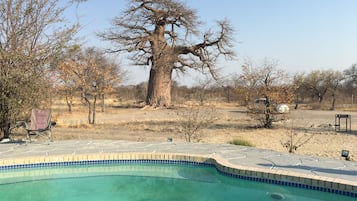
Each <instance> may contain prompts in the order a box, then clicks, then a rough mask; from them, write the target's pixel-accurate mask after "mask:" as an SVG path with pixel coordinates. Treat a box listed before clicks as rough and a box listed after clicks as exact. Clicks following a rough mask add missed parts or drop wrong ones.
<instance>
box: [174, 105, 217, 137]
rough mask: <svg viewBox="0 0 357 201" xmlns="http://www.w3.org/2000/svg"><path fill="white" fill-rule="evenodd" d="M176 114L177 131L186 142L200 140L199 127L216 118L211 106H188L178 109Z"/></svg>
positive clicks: (210, 122)
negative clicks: (177, 118) (177, 119)
mask: <svg viewBox="0 0 357 201" xmlns="http://www.w3.org/2000/svg"><path fill="white" fill-rule="evenodd" d="M177 115H178V116H179V119H180V124H179V128H178V132H179V133H181V134H182V135H183V136H184V138H185V140H186V142H191V141H193V140H194V141H200V136H201V134H200V131H201V129H203V128H205V127H207V126H209V125H210V124H212V123H213V122H214V121H215V120H217V116H216V110H215V109H214V108H213V107H211V108H204V107H198V106H190V107H189V108H188V109H185V110H182V111H179V112H178V113H177Z"/></svg>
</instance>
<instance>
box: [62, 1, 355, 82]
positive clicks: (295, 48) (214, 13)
mask: <svg viewBox="0 0 357 201" xmlns="http://www.w3.org/2000/svg"><path fill="white" fill-rule="evenodd" d="M183 1H184V2H186V3H187V5H188V6H189V7H191V8H193V9H196V10H197V12H198V16H199V17H200V20H201V21H203V22H205V23H206V24H205V27H206V28H211V27H212V26H214V23H213V22H214V21H215V20H220V19H224V18H227V19H229V20H230V22H231V23H232V25H233V27H234V29H235V30H236V34H235V41H236V43H235V51H236V54H237V59H236V60H235V61H231V62H222V63H220V64H219V67H223V69H222V71H221V74H222V75H230V74H232V73H239V72H240V68H241V65H242V64H243V62H244V61H245V59H247V58H249V59H250V60H253V61H255V62H257V63H260V61H262V60H263V59H264V58H267V59H271V60H276V61H278V66H277V67H278V68H279V69H284V70H286V71H287V72H289V73H291V74H293V73H295V72H310V71H312V70H319V69H320V70H324V69H333V70H339V71H343V70H345V69H347V68H349V67H350V66H351V65H352V64H353V63H357V0H183ZM126 2H127V1H125V0H88V1H87V2H85V3H82V4H80V5H79V7H78V8H77V15H78V16H79V21H80V23H81V24H82V25H83V27H82V29H81V31H80V35H81V36H83V37H85V39H84V41H85V42H86V45H88V46H97V47H110V44H109V43H106V42H103V41H101V40H100V39H98V38H97V36H96V34H95V33H96V32H99V31H104V30H106V29H108V28H110V27H111V25H110V20H111V19H113V18H114V17H115V16H117V15H120V11H121V10H123V9H124V8H125V7H126V4H127V3H126ZM67 13H68V16H69V19H70V20H76V18H75V17H74V16H75V15H73V13H74V12H73V10H70V11H67ZM205 27H203V28H205ZM121 60H122V62H123V63H127V61H125V59H121ZM125 66H126V65H125ZM126 69H127V70H128V71H129V79H128V84H137V83H139V82H142V81H147V79H148V73H147V72H148V69H145V68H142V67H132V66H130V67H128V66H126ZM175 79H176V80H178V81H179V82H180V83H184V82H186V83H187V82H189V83H190V84H195V82H194V81H190V79H194V80H197V75H196V74H195V75H192V76H189V77H187V78H186V79H183V78H182V77H179V78H177V77H175Z"/></svg>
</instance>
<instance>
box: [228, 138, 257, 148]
mask: <svg viewBox="0 0 357 201" xmlns="http://www.w3.org/2000/svg"><path fill="white" fill-rule="evenodd" d="M228 143H229V144H234V145H240V146H246V147H254V145H253V144H252V143H251V142H249V141H248V140H245V139H233V140H232V141H229V142H228Z"/></svg>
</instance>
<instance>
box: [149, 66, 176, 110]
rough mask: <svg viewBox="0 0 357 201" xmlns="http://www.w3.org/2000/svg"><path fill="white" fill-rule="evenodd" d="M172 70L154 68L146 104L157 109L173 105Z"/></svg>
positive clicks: (151, 72) (151, 73)
mask: <svg viewBox="0 0 357 201" xmlns="http://www.w3.org/2000/svg"><path fill="white" fill-rule="evenodd" d="M171 76H172V68H152V69H151V70H150V77H149V84H148V91H147V96H146V104H147V105H151V106H155V107H169V106H170V105H171V79H172V78H171Z"/></svg>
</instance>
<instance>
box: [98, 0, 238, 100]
mask: <svg viewBox="0 0 357 201" xmlns="http://www.w3.org/2000/svg"><path fill="white" fill-rule="evenodd" d="M200 24H201V22H200V21H199V20H198V16H197V13H196V11H195V10H193V9H190V8H188V7H187V6H186V5H185V4H184V3H183V2H181V1H179V0H155V1H151V0H130V1H129V7H128V8H127V9H126V10H125V11H124V12H123V13H122V14H121V15H120V16H118V17H116V18H115V19H114V20H113V28H112V29H110V30H108V31H106V32H105V33H102V34H100V36H101V37H102V38H103V39H105V40H109V41H112V42H113V43H114V44H116V45H117V47H115V48H113V49H112V50H111V51H112V52H129V53H130V54H131V55H132V60H133V61H134V62H135V63H136V64H137V65H145V66H150V76H149V82H148V90H147V96H146V104H148V105H152V106H166V107H167V106H170V105H171V84H172V73H173V71H174V70H178V71H180V72H185V71H186V69H188V68H191V69H194V70H198V71H201V72H203V73H208V74H210V75H212V76H213V77H214V78H217V76H218V75H217V68H216V62H217V59H218V58H219V57H221V56H224V57H225V58H232V56H233V55H234V53H233V51H232V34H233V29H232V27H231V25H230V24H229V23H228V21H227V20H223V21H218V22H217V27H218V28H219V30H218V31H217V32H215V31H212V30H209V31H206V32H204V33H202V32H201V31H200V30H199V26H200ZM190 41H195V42H196V41H201V42H198V43H195V42H190Z"/></svg>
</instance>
